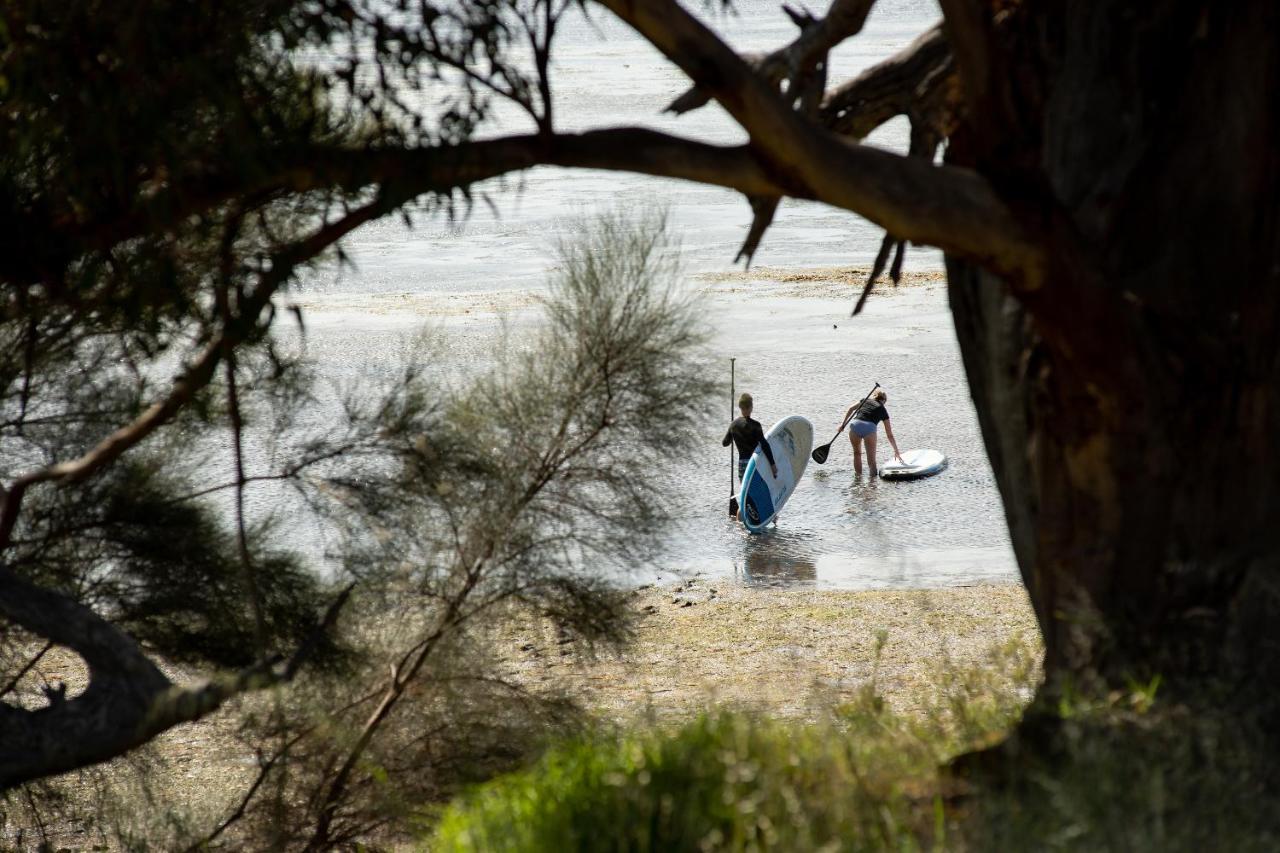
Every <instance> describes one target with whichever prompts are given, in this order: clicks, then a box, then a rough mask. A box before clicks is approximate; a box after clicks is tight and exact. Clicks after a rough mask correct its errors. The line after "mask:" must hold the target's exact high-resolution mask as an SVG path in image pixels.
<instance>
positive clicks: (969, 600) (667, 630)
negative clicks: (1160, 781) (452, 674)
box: [0, 580, 1040, 849]
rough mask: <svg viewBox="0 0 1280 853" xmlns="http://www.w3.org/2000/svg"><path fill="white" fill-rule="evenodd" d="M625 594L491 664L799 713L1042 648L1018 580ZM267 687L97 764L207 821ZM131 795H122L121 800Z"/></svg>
mask: <svg viewBox="0 0 1280 853" xmlns="http://www.w3.org/2000/svg"><path fill="white" fill-rule="evenodd" d="M628 595H629V606H630V608H631V609H632V611H633V614H634V616H635V617H636V624H635V633H634V635H633V639H632V642H631V643H630V644H629V645H628V646H627V647H626V648H625V649H623V650H622V652H621V653H620V654H618V655H601V656H598V657H594V658H593V657H591V656H589V655H584V654H581V653H580V650H576V649H575V648H574V647H573V645H572V644H565V643H563V642H562V641H561V638H558V637H557V636H556V634H555V632H554V631H553V630H552V629H550V628H549V627H548V626H545V625H543V626H540V627H532V626H530V625H529V624H528V623H524V624H511V625H508V626H505V627H504V628H503V629H500V630H499V637H498V638H497V639H498V643H497V644H496V646H495V648H494V651H495V652H496V653H497V655H498V656H499V657H500V658H501V659H502V663H501V664H500V665H499V668H500V670H505V674H506V676H507V677H510V678H512V679H513V680H514V681H515V682H517V683H523V684H524V685H525V686H526V687H528V688H530V689H531V690H532V691H533V692H535V693H543V694H550V695H558V696H562V697H565V698H571V699H575V700H577V701H578V702H579V703H580V704H581V706H582V707H583V709H584V710H585V711H586V712H587V714H588V715H589V717H591V718H593V719H595V720H597V721H599V722H600V723H603V724H605V725H619V726H624V727H625V726H628V725H633V724H637V723H639V724H641V725H644V724H651V723H659V724H661V723H679V722H681V721H682V720H686V719H689V718H691V717H692V716H694V715H696V714H698V713H700V712H703V711H708V710H712V709H723V708H736V709H746V710H750V711H755V712H760V713H765V714H769V715H773V716H776V717H782V718H790V719H797V720H804V719H816V718H819V717H821V716H823V715H824V714H825V713H827V712H829V711H830V709H832V708H833V707H835V706H837V705H839V704H841V703H843V702H847V701H850V700H853V699H854V698H855V697H856V696H857V695H858V693H859V692H860V691H862V690H863V689H864V688H865V687H866V686H867V685H868V684H869V683H870V682H871V679H872V678H874V679H875V685H876V692H877V694H878V695H879V696H881V697H882V698H883V699H884V701H885V702H886V703H887V704H888V706H889V707H890V708H891V709H892V710H894V711H897V712H901V713H905V714H909V715H911V714H916V713H920V714H923V713H925V711H924V709H926V708H928V707H935V708H936V707H937V706H938V701H937V697H938V696H940V695H942V692H943V691H945V690H947V689H949V688H948V685H949V684H950V685H951V686H950V689H952V690H954V680H951V681H949V680H948V677H947V673H948V672H951V673H956V672H968V673H972V672H975V671H980V672H983V673H985V676H984V680H983V682H982V683H981V684H979V685H978V690H979V692H981V691H982V690H983V689H984V688H985V689H988V690H989V689H992V687H993V686H998V688H999V689H1001V690H1007V689H1008V687H1009V685H1010V684H1014V685H1022V684H1023V681H1018V680H1011V676H1010V672H1009V666H1008V663H1009V658H1008V657H1007V650H1008V649H1010V648H1015V649H1019V650H1021V653H1022V655H1023V659H1024V660H1025V658H1026V657H1027V654H1028V650H1029V651H1030V653H1032V654H1035V655H1036V656H1037V657H1038V650H1039V648H1040V640H1039V633H1038V630H1037V628H1036V624H1035V619H1034V616H1033V614H1032V611H1031V607H1030V603H1029V601H1028V599H1027V595H1026V592H1025V590H1024V589H1023V588H1022V587H1021V586H1020V585H1016V584H1002V585H984V586H970V587H950V588H940V589H928V590H874V591H853V590H833V589H817V588H804V589H797V588H778V587H750V586H742V585H737V584H733V583H731V582H729V583H726V582H723V581H715V580H711V581H708V580H694V581H685V582H682V583H680V584H677V585H670V586H650V587H646V588H640V589H636V590H632V591H631V592H630V593H629V594H628ZM878 637H882V638H883V644H882V647H881V648H880V650H879V652H877V645H878ZM1002 649H1004V650H1005V652H1004V653H1003V655H1004V656H1002V651H1001V650H1002ZM877 661H878V662H877ZM162 667H163V668H164V669H165V670H166V672H167V674H168V675H169V676H170V677H172V678H174V679H175V680H177V681H178V682H179V683H188V684H191V683H195V682H197V681H199V680H200V676H199V674H198V673H197V672H196V671H195V670H193V669H189V668H186V667H173V666H170V665H165V664H162ZM86 677H87V671H86V670H85V668H84V666H83V664H82V663H81V662H80V661H79V659H78V658H76V657H75V656H74V655H71V654H69V653H67V652H65V651H63V650H55V651H54V652H53V653H51V654H49V655H47V656H46V657H45V658H44V659H42V661H41V662H40V664H39V665H38V666H37V667H36V668H35V669H34V670H33V671H32V672H31V673H29V674H28V675H27V676H26V677H24V679H22V682H21V683H20V685H19V687H18V689H17V690H16V691H15V692H16V693H17V694H18V696H19V698H20V700H21V701H24V702H26V703H30V704H31V705H32V706H38V705H40V704H43V699H42V695H41V691H40V686H41V685H42V684H43V683H45V679H49V680H51V681H63V682H65V683H67V686H68V688H69V693H70V694H72V695H74V694H77V693H79V692H80V691H82V690H83V689H84V686H85V682H86ZM1018 689H1019V690H1021V689H1025V688H1023V687H1021V686H1019V687H1018ZM975 698H977V697H975ZM1027 698H1028V699H1029V698H1030V692H1029V690H1028V691H1027ZM263 701H266V700H265V694H259V695H257V696H250V697H245V698H244V699H242V700H240V701H237V702H233V703H231V704H230V705H229V706H228V707H226V708H224V709H223V710H221V711H219V712H218V713H216V714H214V715H212V716H211V717H209V718H207V719H206V720H204V721H202V722H200V723H198V724H195V725H187V726H179V727H177V728H175V729H173V730H171V731H169V732H166V733H165V734H163V735H161V736H160V737H159V738H157V739H156V740H155V741H154V742H153V743H152V744H151V745H149V746H148V747H147V748H145V749H144V750H143V751H142V753H141V755H142V756H143V757H142V758H141V760H140V763H139V759H137V758H135V757H130V758H125V759H118V760H117V761H115V762H112V763H111V764H109V765H106V766H105V767H104V768H102V769H103V770H104V771H105V773H106V776H107V778H110V779H111V780H112V782H113V784H115V783H121V784H123V786H124V789H125V790H132V789H136V788H137V785H138V782H139V781H140V779H141V778H142V777H144V776H145V777H146V779H147V780H148V781H147V783H146V788H147V790H148V791H149V792H150V793H148V794H147V795H146V797H147V798H148V801H149V802H151V804H152V807H153V808H155V807H158V806H160V804H161V803H166V804H168V805H169V806H170V807H177V808H179V809H194V811H195V813H197V814H200V815H203V817H202V818H198V819H197V822H198V823H203V822H204V821H214V820H216V819H217V816H218V815H221V814H225V813H226V811H227V810H229V809H230V808H231V807H232V806H233V805H234V803H235V802H236V801H237V799H238V798H239V797H240V796H242V795H243V792H244V789H245V786H247V785H248V784H249V783H250V782H251V781H252V778H253V775H254V772H253V767H254V765H255V760H254V758H253V755H252V753H251V752H250V750H249V749H248V748H247V746H246V744H245V743H244V742H243V741H241V740H240V739H239V737H238V736H237V734H236V733H237V730H238V728H239V725H240V722H241V720H242V719H243V718H244V715H245V714H248V713H252V711H253V709H254V708H255V707H256V706H260V705H261V703H262V702H263ZM65 780H66V782H67V787H64V788H62V790H63V791H64V792H66V793H67V794H69V795H70V797H71V801H72V802H79V803H81V804H82V805H84V806H86V807H87V808H89V810H90V811H89V813H90V814H92V813H93V811H94V810H96V806H94V805H93V803H95V802H96V795H95V794H94V793H93V787H94V786H93V784H91V783H87V782H86V781H80V780H79V777H77V776H76V775H75V774H72V775H69V776H68V777H65ZM138 796H141V795H140V794H138V793H136V792H135V793H133V794H129V795H126V800H125V802H130V801H136V798H137V797H138ZM153 797H154V798H155V799H151V798H153ZM156 814H157V815H158V814H161V812H156ZM22 823H23V821H22V819H21V818H19V820H18V823H11V824H9V825H8V826H6V827H5V828H4V831H3V832H2V833H0V839H5V840H7V841H13V840H14V839H15V838H16V836H15V835H14V833H15V832H19V831H21V828H22ZM210 825H212V824H210ZM31 828H32V827H26V829H27V830H30V829H31ZM49 829H50V831H51V834H52V837H53V838H56V839H58V840H59V842H60V843H65V844H67V845H69V846H70V847H71V848H72V849H83V847H84V846H89V844H90V843H92V840H93V839H94V838H96V837H97V836H96V834H95V833H94V832H92V831H91V830H90V828H89V827H88V826H87V825H85V824H83V823H81V822H80V821H79V820H74V819H73V820H71V821H69V822H64V821H61V820H57V821H55V822H54V823H53V825H52V826H50V827H49ZM2 845H3V842H2V841H0V846H2Z"/></svg>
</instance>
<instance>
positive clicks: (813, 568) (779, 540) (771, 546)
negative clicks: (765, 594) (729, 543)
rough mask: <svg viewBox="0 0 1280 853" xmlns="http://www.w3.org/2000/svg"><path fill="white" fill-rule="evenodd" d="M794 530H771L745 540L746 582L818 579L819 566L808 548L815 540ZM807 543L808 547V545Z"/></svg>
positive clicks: (776, 583) (778, 583) (769, 583)
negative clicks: (812, 540) (808, 541)
mask: <svg viewBox="0 0 1280 853" xmlns="http://www.w3.org/2000/svg"><path fill="white" fill-rule="evenodd" d="M805 538H806V537H804V536H799V535H796V534H794V533H787V532H779V531H777V530H768V531H766V532H764V533H761V534H757V535H754V536H751V537H750V538H748V539H747V540H745V541H744V542H743V548H742V580H743V583H747V584H758V585H762V586H785V585H790V584H796V583H809V582H813V581H816V580H817V579H818V566H817V564H816V563H815V562H814V561H813V559H812V557H810V556H808V553H807V552H808V551H809V550H810V549H811V548H812V543H806V542H805ZM806 544H808V545H809V548H806V547H805V545H806Z"/></svg>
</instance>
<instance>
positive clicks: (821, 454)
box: [809, 442, 831, 465]
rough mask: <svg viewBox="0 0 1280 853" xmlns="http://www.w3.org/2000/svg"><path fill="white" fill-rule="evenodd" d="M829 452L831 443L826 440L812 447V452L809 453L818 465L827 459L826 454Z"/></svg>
mask: <svg viewBox="0 0 1280 853" xmlns="http://www.w3.org/2000/svg"><path fill="white" fill-rule="evenodd" d="M830 452H831V443H830V442H827V443H826V444H824V445H822V446H821V447H817V448H814V451H813V453H811V454H809V455H810V456H812V457H813V461H814V462H817V463H818V464H819V465H821V464H823V463H824V462H826V461H827V454H828V453H830Z"/></svg>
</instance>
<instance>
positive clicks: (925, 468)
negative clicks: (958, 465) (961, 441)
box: [880, 450, 947, 480]
mask: <svg viewBox="0 0 1280 853" xmlns="http://www.w3.org/2000/svg"><path fill="white" fill-rule="evenodd" d="M946 467H947V457H946V456H943V455H942V453H941V452H939V451H937V450H908V451H907V452H906V453H904V454H902V461H901V462H899V461H898V460H897V459H892V460H890V461H889V462H888V463H887V464H884V465H881V466H880V476H881V477H883V478H884V479H886V480H915V479H918V478H920V477H928V476H929V475H930V474H936V473H938V472H939V471H941V470H942V469H943V468H946Z"/></svg>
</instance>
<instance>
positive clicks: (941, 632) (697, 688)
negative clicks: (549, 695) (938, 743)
mask: <svg viewBox="0 0 1280 853" xmlns="http://www.w3.org/2000/svg"><path fill="white" fill-rule="evenodd" d="M713 590H714V592H713ZM685 601H699V602H700V603H697V604H690V605H686V604H684V602H685ZM633 602H634V606H635V608H636V610H637V612H638V616H639V624H638V629H637V633H636V637H635V640H634V642H633V643H632V645H631V646H630V647H629V648H628V649H627V650H626V651H625V652H624V653H623V654H622V655H621V656H620V657H617V658H612V657H601V658H598V659H595V660H590V659H587V660H584V659H581V658H579V657H577V656H575V655H573V654H564V653H562V652H563V651H565V650H564V649H562V648H559V647H558V645H557V643H556V640H555V638H554V637H552V636H550V635H547V634H534V633H529V629H528V628H527V627H526V628H525V629H524V630H525V632H526V633H524V634H520V633H519V632H515V633H513V635H512V646H513V647H515V648H516V649H519V650H520V651H518V652H517V654H516V657H515V659H514V660H513V661H512V663H513V665H514V666H515V667H516V669H517V672H518V674H519V677H520V678H522V679H523V680H525V681H526V682H528V683H537V682H540V681H554V680H559V681H562V682H563V683H564V684H565V685H566V687H567V688H568V689H570V690H573V691H576V692H577V694H578V696H579V698H580V700H581V701H582V703H583V704H584V705H586V706H587V707H588V708H589V709H591V710H593V711H595V712H596V714H597V715H599V716H601V717H603V718H605V719H612V720H615V721H617V722H628V721H631V720H634V718H635V717H637V716H639V715H653V716H656V717H659V718H670V717H683V716H691V715H693V714H695V713H696V712H698V711H701V710H705V709H707V708H710V707H712V706H715V705H725V704H727V705H732V706H735V707H748V708H752V709H755V710H760V711H764V712H767V713H770V714H774V715H779V716H784V717H806V716H809V715H810V713H811V712H813V711H815V710H819V709H822V708H826V707H830V705H831V703H832V702H836V703H839V702H842V701H845V700H847V699H850V698H851V697H853V696H854V694H855V693H856V692H857V691H858V690H859V689H860V688H861V687H862V686H864V685H865V684H866V683H867V682H868V680H869V679H870V678H871V677H872V675H873V670H874V669H875V667H876V659H877V652H876V645H877V634H878V633H879V632H884V646H883V648H882V649H881V651H880V653H879V669H878V672H877V673H876V678H877V688H878V690H879V692H880V693H881V694H882V695H883V696H884V698H885V699H886V701H888V703H889V704H890V706H891V707H892V708H893V709H894V710H895V711H900V712H904V713H913V712H915V711H917V710H918V709H920V708H922V707H924V706H925V705H926V704H928V702H929V700H930V699H931V698H932V697H933V696H934V693H933V691H934V690H935V689H936V687H937V685H938V684H939V683H940V681H939V679H940V674H941V670H942V669H944V668H945V669H950V670H952V671H954V670H957V669H961V670H968V669H972V668H975V667H982V666H983V665H984V664H985V663H986V662H987V661H988V659H989V657H990V655H991V654H992V653H993V651H994V650H996V649H999V648H1001V647H1004V646H1006V645H1008V644H1009V643H1010V642H1014V641H1018V640H1021V641H1023V642H1026V643H1028V644H1030V645H1032V646H1036V647H1038V645H1039V633H1038V629H1037V627H1036V623H1035V616H1034V614H1033V613H1032V610H1031V604H1030V601H1029V600H1028V598H1027V595H1026V591H1025V590H1024V589H1023V588H1022V587H1021V586H1016V585H1005V586H976V587H962V588H951V589H938V590H899V591H893V590H881V591H871V592H866V591H862V592H853V591H843V590H815V589H776V588H749V587H738V586H724V585H719V584H716V583H714V582H695V583H694V584H692V585H690V586H685V587H674V588H673V587H657V588H654V587H651V588H648V589H643V590H639V591H637V592H636V593H635V595H634V597H633ZM522 637H523V642H521V638H522ZM522 647H523V648H522ZM1028 698H1030V697H1029V696H1028Z"/></svg>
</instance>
